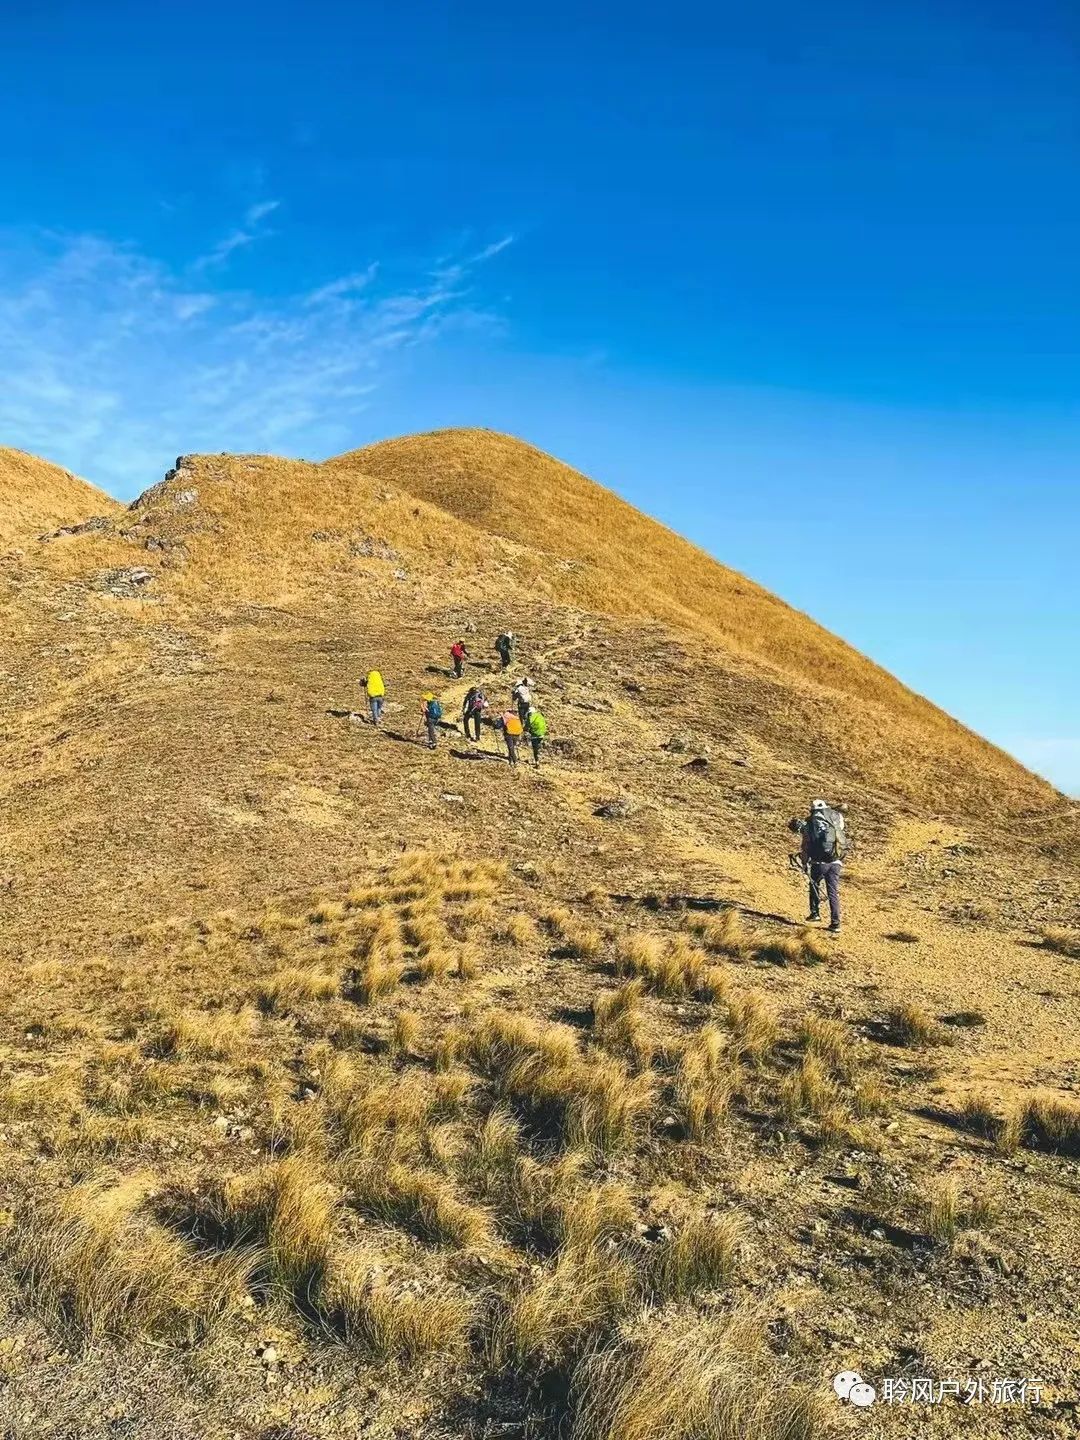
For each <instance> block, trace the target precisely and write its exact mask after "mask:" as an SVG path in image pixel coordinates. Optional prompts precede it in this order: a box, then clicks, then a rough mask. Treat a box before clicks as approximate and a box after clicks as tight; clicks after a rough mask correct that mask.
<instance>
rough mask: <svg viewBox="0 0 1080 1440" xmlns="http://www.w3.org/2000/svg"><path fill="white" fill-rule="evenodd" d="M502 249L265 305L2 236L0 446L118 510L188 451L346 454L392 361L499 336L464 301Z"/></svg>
mask: <svg viewBox="0 0 1080 1440" xmlns="http://www.w3.org/2000/svg"><path fill="white" fill-rule="evenodd" d="M273 208H276V202H274V203H273V204H272V202H269V201H267V202H264V203H263V204H261V205H258V206H253V207H252V208H251V209H250V210H249V211H248V212H247V214H246V215H245V216H244V221H243V225H242V227H241V230H240V231H238V232H236V233H237V234H239V233H243V234H245V235H251V236H254V235H255V234H257V233H259V232H258V227H259V226H260V225H261V224H262V223H263V222H264V221H265V219H266V217H267V216H268V215H270V214H271V213H272V210H273ZM242 243H248V242H247V241H244V242H242ZM232 248H233V249H235V248H237V247H236V246H235V245H234V246H233V247H232ZM504 248H505V244H504V243H503V242H498V244H497V246H496V247H493V246H488V247H486V249H485V250H479V251H475V252H474V253H469V254H467V255H466V257H465V258H464V259H461V260H450V259H448V260H447V261H446V262H445V263H441V262H440V265H439V266H438V267H437V268H436V269H434V270H432V269H430V268H429V269H427V270H426V273H421V274H419V275H416V276H415V277H413V278H412V279H411V280H410V279H408V278H406V280H405V281H400V280H399V281H398V282H397V283H395V284H390V283H383V282H382V280H381V277H382V275H383V274H384V268H383V267H380V266H378V265H376V264H370V265H367V266H365V267H360V268H356V269H353V270H350V271H348V272H347V273H345V274H343V275H340V276H337V277H334V278H332V279H330V280H327V281H326V282H324V283H323V284H321V285H319V286H317V287H316V288H311V287H310V285H308V286H304V287H303V288H300V289H298V290H297V293H296V294H295V295H293V296H286V297H285V298H280V297H275V298H274V299H273V300H269V299H265V298H262V297H260V296H258V295H256V294H252V293H249V292H241V291H237V290H232V289H229V288H227V287H225V286H224V285H222V284H221V282H220V280H217V281H216V283H212V282H211V278H210V274H209V273H207V266H205V265H202V264H199V263H198V262H196V264H194V265H180V266H171V265H167V264H165V263H164V262H162V261H160V260H157V259H155V258H154V257H152V256H149V255H146V254H144V253H142V252H141V251H140V250H138V249H136V248H135V247H133V246H130V245H124V244H119V243H116V242H114V241H111V240H108V239H104V238H102V237H99V236H92V235H74V236H70V235H69V236H60V235H55V234H46V233H36V234H29V233H27V232H21V233H19V232H6V233H3V232H0V443H5V444H10V445H15V446H18V447H20V448H22V449H26V450H31V451H34V452H36V453H38V454H42V455H45V456H47V457H48V458H50V459H53V460H57V461H59V462H60V463H61V464H64V465H66V466H67V467H68V468H70V469H72V470H74V471H76V472H77V473H79V474H82V475H85V476H87V478H88V479H92V480H94V481H96V482H97V483H99V484H102V485H104V486H105V487H106V488H108V489H111V490H113V491H114V493H117V494H121V495H125V496H126V495H130V494H133V493H135V492H137V491H138V490H140V489H142V488H143V487H144V486H146V485H147V484H149V483H151V482H153V481H154V480H155V479H158V478H160V475H161V473H162V471H163V470H164V469H165V468H167V466H168V465H169V464H170V463H171V462H172V459H173V457H174V456H176V455H177V454H179V453H182V452H184V451H216V450H236V451H259V450H280V451H284V452H286V453H291V454H296V455H310V456H317V455H321V454H325V453H326V452H327V450H328V449H333V448H344V444H345V443H346V442H347V441H348V440H349V439H350V436H351V433H355V431H356V429H357V427H356V426H355V425H354V424H352V422H354V421H355V418H356V417H357V415H358V414H359V413H360V412H362V411H363V410H364V409H365V408H366V407H367V405H368V404H369V403H370V396H371V394H372V392H373V391H374V390H375V389H376V388H377V387H378V385H379V383H380V380H382V379H384V378H385V376H386V374H387V372H388V370H389V369H390V367H393V366H396V365H397V364H399V363H400V362H401V361H402V359H403V358H404V354H405V353H406V352H408V351H409V350H411V349H412V348H413V347H416V346H420V345H430V344H433V343H436V342H437V341H438V340H439V338H440V337H442V336H444V335H445V334H446V332H447V330H448V329H451V328H453V327H474V326H477V325H482V326H485V327H494V326H497V325H498V323H499V321H498V317H497V316H494V315H492V314H491V313H490V312H489V311H488V310H487V309H486V308H485V307H484V306H483V305H481V304H480V303H478V301H477V299H476V298H475V294H474V292H475V289H476V281H477V274H476V272H477V270H478V268H479V267H480V266H482V265H483V264H484V263H485V262H486V261H487V260H489V259H491V258H492V257H493V256H494V255H495V254H498V253H499V251H500V250H502V249H504ZM217 249H218V252H219V253H222V247H221V246H220V245H219V246H218V247H217ZM215 273H217V272H215ZM198 281H201V283H197V282H198ZM350 426H352V429H351V430H350ZM339 442H341V444H340V445H339Z"/></svg>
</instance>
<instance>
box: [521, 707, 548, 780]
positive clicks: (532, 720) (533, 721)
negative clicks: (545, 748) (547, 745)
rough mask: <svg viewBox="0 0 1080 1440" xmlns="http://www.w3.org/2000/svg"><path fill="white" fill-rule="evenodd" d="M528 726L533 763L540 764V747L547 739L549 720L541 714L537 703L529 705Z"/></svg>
mask: <svg viewBox="0 0 1080 1440" xmlns="http://www.w3.org/2000/svg"><path fill="white" fill-rule="evenodd" d="M526 728H527V730H528V732H529V743H530V744H531V745H532V752H533V764H534V765H539V764H540V748H541V746H542V745H543V743H544V741H545V740H546V739H547V733H548V727H547V721H546V720H545V719H544V717H543V715H541V713H540V711H539V710H538V709H537V708H536V706H535V705H530V706H529V713H528V715H527V716H526Z"/></svg>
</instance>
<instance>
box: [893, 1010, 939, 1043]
mask: <svg viewBox="0 0 1080 1440" xmlns="http://www.w3.org/2000/svg"><path fill="white" fill-rule="evenodd" d="M884 1031H885V1037H886V1039H887V1040H888V1041H889V1043H890V1044H892V1045H937V1044H941V1043H942V1042H943V1040H944V1039H945V1036H944V1033H943V1031H942V1029H941V1027H940V1026H939V1025H938V1023H937V1022H936V1021H935V1020H934V1018H933V1017H932V1016H931V1015H928V1014H927V1012H926V1011H925V1010H923V1009H922V1008H921V1006H919V1005H914V1004H911V1003H905V1004H903V1005H893V1006H892V1007H891V1009H889V1010H887V1011H886V1012H885V1019H884Z"/></svg>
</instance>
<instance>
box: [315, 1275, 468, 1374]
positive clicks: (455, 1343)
mask: <svg viewBox="0 0 1080 1440" xmlns="http://www.w3.org/2000/svg"><path fill="white" fill-rule="evenodd" d="M319 1307H320V1309H321V1311H322V1312H323V1314H324V1316H325V1318H326V1323H327V1324H328V1326H329V1327H330V1328H332V1329H333V1330H335V1331H336V1332H337V1333H339V1334H340V1335H341V1336H342V1337H343V1338H344V1339H345V1340H346V1341H347V1342H348V1343H349V1344H351V1345H355V1346H357V1347H358V1348H360V1349H362V1350H364V1351H365V1352H367V1353H368V1354H370V1355H371V1356H372V1357H373V1358H374V1359H376V1360H380V1361H395V1362H397V1363H398V1364H401V1365H406V1366H412V1365H418V1364H420V1363H422V1362H423V1361H425V1360H427V1359H429V1358H431V1357H433V1356H442V1357H448V1358H454V1357H460V1356H461V1355H462V1354H463V1353H464V1351H465V1350H466V1348H467V1346H468V1343H469V1335H470V1330H471V1328H472V1326H473V1323H474V1317H475V1305H474V1302H473V1301H472V1300H471V1299H470V1297H469V1296H467V1295H465V1294H464V1293H463V1292H462V1291H460V1290H447V1289H441V1290H435V1291H430V1292H428V1293H425V1294H416V1293H414V1292H412V1291H410V1290H401V1289H395V1288H394V1287H393V1286H392V1285H391V1284H389V1283H388V1282H387V1281H386V1279H385V1277H384V1276H383V1275H382V1274H381V1273H380V1271H379V1268H378V1267H377V1265H376V1264H375V1263H374V1262H373V1261H372V1260H371V1258H370V1257H368V1256H366V1255H364V1254H363V1253H361V1254H360V1255H351V1256H350V1255H347V1254H346V1255H341V1256H336V1257H335V1259H334V1262H333V1264H332V1265H331V1268H330V1270H329V1273H328V1275H327V1279H326V1282H325V1284H324V1285H323V1286H322V1287H321V1290H320V1294H319Z"/></svg>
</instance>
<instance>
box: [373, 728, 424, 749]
mask: <svg viewBox="0 0 1080 1440" xmlns="http://www.w3.org/2000/svg"><path fill="white" fill-rule="evenodd" d="M378 731H379V734H380V735H385V736H386V738H387V740H396V741H397V743H398V744H399V745H416V746H418V747H419V748H420V749H421V750H426V749H427V740H426V739H425V737H424V736H423V735H402V733H401V731H400V730H384V729H383V727H382V726H381V725H380V726H378Z"/></svg>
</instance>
